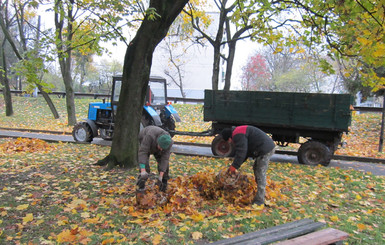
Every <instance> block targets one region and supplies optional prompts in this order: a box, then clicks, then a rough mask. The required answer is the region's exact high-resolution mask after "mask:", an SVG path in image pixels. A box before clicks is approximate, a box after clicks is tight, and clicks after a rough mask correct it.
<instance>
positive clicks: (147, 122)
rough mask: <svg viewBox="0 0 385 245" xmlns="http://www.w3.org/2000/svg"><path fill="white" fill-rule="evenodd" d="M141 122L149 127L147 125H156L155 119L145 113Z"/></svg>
mask: <svg viewBox="0 0 385 245" xmlns="http://www.w3.org/2000/svg"><path fill="white" fill-rule="evenodd" d="M141 123H142V125H143V127H147V126H150V125H155V122H154V119H152V118H151V117H150V116H148V115H143V116H142V120H141Z"/></svg>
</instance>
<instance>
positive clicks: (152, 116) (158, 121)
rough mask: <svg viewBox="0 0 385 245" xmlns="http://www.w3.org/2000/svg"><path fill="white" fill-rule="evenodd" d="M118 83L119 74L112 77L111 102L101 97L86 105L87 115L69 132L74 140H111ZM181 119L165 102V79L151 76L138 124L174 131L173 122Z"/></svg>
mask: <svg viewBox="0 0 385 245" xmlns="http://www.w3.org/2000/svg"><path fill="white" fill-rule="evenodd" d="M121 86H122V76H113V77H112V93H111V98H110V102H106V101H105V100H103V102H93V103H90V104H89V108H88V118H87V119H85V120H84V121H81V122H79V123H77V124H76V125H75V126H74V128H73V131H72V135H73V137H74V139H75V141H77V142H91V141H92V140H93V138H95V137H97V136H100V137H101V138H102V139H104V140H112V137H113V135H114V126H115V117H116V110H117V109H118V108H117V105H118V102H119V96H120V91H121ZM180 121H181V120H180V117H179V115H178V113H177V111H176V110H175V108H174V107H173V106H172V105H171V104H170V103H168V102H167V83H166V79H164V78H162V77H158V76H150V80H149V83H148V88H147V94H146V100H145V104H144V105H143V112H142V119H141V125H140V127H141V128H142V127H146V126H148V125H155V126H159V127H161V128H163V129H165V130H166V131H174V130H175V122H180Z"/></svg>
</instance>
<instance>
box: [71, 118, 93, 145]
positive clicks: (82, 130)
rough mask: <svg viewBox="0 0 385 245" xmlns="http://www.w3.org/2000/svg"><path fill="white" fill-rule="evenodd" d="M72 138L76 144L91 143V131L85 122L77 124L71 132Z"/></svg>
mask: <svg viewBox="0 0 385 245" xmlns="http://www.w3.org/2000/svg"><path fill="white" fill-rule="evenodd" d="M72 136H73V137H74V139H75V141H77V142H91V141H92V138H93V135H92V129H91V127H90V125H88V123H86V122H80V123H77V124H76V125H75V126H74V129H73V130H72Z"/></svg>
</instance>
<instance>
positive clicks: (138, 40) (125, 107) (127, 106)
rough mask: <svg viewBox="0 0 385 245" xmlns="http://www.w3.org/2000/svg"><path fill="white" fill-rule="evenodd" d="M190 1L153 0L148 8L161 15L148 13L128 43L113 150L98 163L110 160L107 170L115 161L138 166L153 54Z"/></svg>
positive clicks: (102, 163)
mask: <svg viewBox="0 0 385 245" xmlns="http://www.w3.org/2000/svg"><path fill="white" fill-rule="evenodd" d="M187 2H188V0H151V1H150V7H149V8H153V9H155V10H156V13H157V14H159V16H160V17H156V19H155V20H154V19H153V20H149V19H148V16H146V18H145V20H144V21H143V23H142V24H141V26H140V28H139V30H138V32H137V33H136V36H135V38H134V39H133V40H132V41H131V43H130V44H129V46H128V47H127V50H126V55H125V58H124V67H123V78H122V79H123V80H122V89H121V93H120V97H119V104H118V110H117V115H116V125H115V129H114V138H113V140H112V146H111V151H110V154H109V155H108V156H107V157H106V158H104V159H103V160H100V161H99V162H98V163H97V164H98V165H106V164H108V165H107V168H106V169H107V170H108V169H111V168H113V167H115V166H116V165H120V166H122V167H125V168H134V167H136V166H137V153H138V132H139V126H140V120H141V117H142V110H143V103H144V98H145V94H146V90H147V85H148V80H149V77H150V69H151V64H152V55H153V52H154V49H155V47H156V46H157V45H158V43H159V42H160V41H161V40H162V39H163V38H164V37H165V36H166V34H167V31H168V29H169V27H170V25H171V24H172V22H173V21H174V20H175V18H176V17H177V16H178V14H179V13H180V12H181V11H182V9H183V7H184V6H185V4H186V3H187Z"/></svg>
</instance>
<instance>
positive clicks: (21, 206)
mask: <svg viewBox="0 0 385 245" xmlns="http://www.w3.org/2000/svg"><path fill="white" fill-rule="evenodd" d="M28 206H29V204H23V205H19V206H17V207H16V210H26V209H27V208H28Z"/></svg>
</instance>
